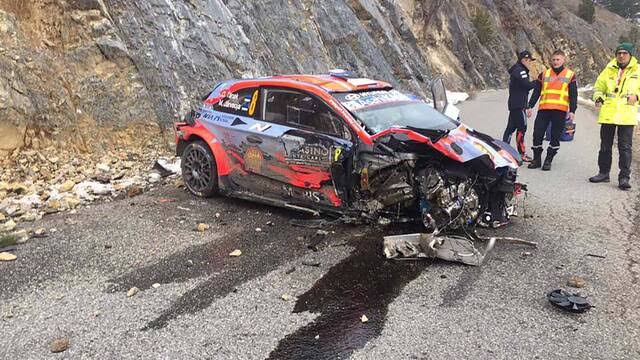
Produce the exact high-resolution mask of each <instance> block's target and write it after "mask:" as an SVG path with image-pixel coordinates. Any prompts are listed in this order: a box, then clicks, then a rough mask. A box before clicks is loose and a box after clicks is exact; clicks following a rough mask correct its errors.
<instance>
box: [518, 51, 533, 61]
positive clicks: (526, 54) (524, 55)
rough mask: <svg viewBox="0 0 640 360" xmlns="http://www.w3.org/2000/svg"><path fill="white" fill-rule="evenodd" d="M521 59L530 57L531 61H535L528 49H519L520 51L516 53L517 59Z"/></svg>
mask: <svg viewBox="0 0 640 360" xmlns="http://www.w3.org/2000/svg"><path fill="white" fill-rule="evenodd" d="M522 59H531V60H532V61H535V60H536V58H534V57H533V56H532V55H531V53H530V52H529V50H524V51H521V52H520V53H519V54H518V61H520V60H522Z"/></svg>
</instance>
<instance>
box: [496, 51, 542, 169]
mask: <svg viewBox="0 0 640 360" xmlns="http://www.w3.org/2000/svg"><path fill="white" fill-rule="evenodd" d="M535 60H536V59H535V58H533V57H532V56H531V53H530V52H529V51H528V50H524V51H522V52H520V53H519V54H518V62H516V63H515V64H514V65H513V66H512V67H511V68H509V101H508V106H509V120H508V122H507V128H506V129H505V130H504V135H502V141H504V142H506V143H507V144H508V143H511V136H512V135H513V132H514V131H516V130H517V132H516V148H517V149H518V152H519V153H520V156H521V157H522V161H531V158H530V157H529V156H527V154H526V147H525V146H524V134H525V133H526V132H527V118H529V117H531V109H529V108H528V106H527V104H528V103H529V91H531V89H533V88H535V86H536V82H535V81H531V80H530V79H529V69H530V68H531V63H532V62H533V61H535Z"/></svg>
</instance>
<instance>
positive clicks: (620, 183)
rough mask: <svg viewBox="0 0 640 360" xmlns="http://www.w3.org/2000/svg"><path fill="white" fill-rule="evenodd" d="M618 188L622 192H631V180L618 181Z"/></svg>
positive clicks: (621, 179)
mask: <svg viewBox="0 0 640 360" xmlns="http://www.w3.org/2000/svg"><path fill="white" fill-rule="evenodd" d="M618 187H619V188H620V189H621V190H629V189H631V184H629V178H620V179H619V180H618Z"/></svg>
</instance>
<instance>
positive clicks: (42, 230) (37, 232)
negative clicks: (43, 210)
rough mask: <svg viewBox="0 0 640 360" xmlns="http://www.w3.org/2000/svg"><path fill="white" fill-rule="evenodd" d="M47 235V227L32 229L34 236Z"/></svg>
mask: <svg viewBox="0 0 640 360" xmlns="http://www.w3.org/2000/svg"><path fill="white" fill-rule="evenodd" d="M47 236H49V233H47V229H45V228H37V229H35V230H34V231H33V237H34V238H45V237H47Z"/></svg>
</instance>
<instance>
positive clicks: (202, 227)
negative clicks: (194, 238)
mask: <svg viewBox="0 0 640 360" xmlns="http://www.w3.org/2000/svg"><path fill="white" fill-rule="evenodd" d="M196 230H197V231H199V232H205V231H207V230H209V224H205V223H199V224H198V226H197V227H196Z"/></svg>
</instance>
